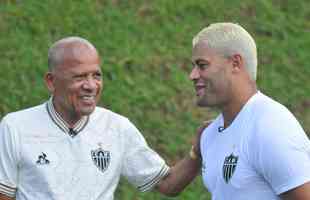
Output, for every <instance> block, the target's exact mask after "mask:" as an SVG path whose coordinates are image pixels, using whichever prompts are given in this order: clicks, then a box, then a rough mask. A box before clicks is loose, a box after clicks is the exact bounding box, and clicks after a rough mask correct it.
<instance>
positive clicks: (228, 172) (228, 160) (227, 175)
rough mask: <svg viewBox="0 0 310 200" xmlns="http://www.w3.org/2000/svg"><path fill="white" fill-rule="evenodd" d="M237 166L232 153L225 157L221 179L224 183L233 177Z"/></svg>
mask: <svg viewBox="0 0 310 200" xmlns="http://www.w3.org/2000/svg"><path fill="white" fill-rule="evenodd" d="M237 164H238V156H235V155H234V154H233V153H231V154H230V155H229V156H227V157H225V160H224V164H223V178H224V181H225V182H226V183H228V182H229V180H230V179H231V177H232V176H233V174H234V172H235V170H236V166H237Z"/></svg>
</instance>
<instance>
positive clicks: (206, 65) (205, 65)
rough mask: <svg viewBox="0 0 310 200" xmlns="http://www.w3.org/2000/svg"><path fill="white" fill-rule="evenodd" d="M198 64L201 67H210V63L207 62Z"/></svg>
mask: <svg viewBox="0 0 310 200" xmlns="http://www.w3.org/2000/svg"><path fill="white" fill-rule="evenodd" d="M197 66H198V67H199V69H206V68H207V67H208V64H206V63H199V64H198V65H197Z"/></svg>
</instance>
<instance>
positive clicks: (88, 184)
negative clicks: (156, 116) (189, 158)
mask: <svg viewBox="0 0 310 200" xmlns="http://www.w3.org/2000/svg"><path fill="white" fill-rule="evenodd" d="M168 170H169V167H168V166H167V165H166V164H165V162H164V160H163V159H162V158H161V157H159V155H158V154H157V153H155V152H154V151H153V150H152V149H150V148H149V147H148V146H147V143H146V142H145V140H144V138H143V136H142V135H141V134H140V132H139V131H138V130H137V129H136V127H135V126H134V125H133V124H132V123H131V122H130V121H129V120H128V119H127V118H125V117H122V116H120V115H118V114H116V113H113V112H111V111H109V110H107V109H104V108H99V107H97V108H96V109H95V111H94V112H93V113H92V114H91V115H90V116H89V117H85V118H83V119H81V120H80V121H79V122H78V123H77V124H76V125H75V127H74V128H73V129H72V130H69V129H68V128H67V126H66V123H65V122H64V121H63V120H62V119H61V118H60V116H59V115H58V114H57V113H56V112H55V110H54V109H53V106H52V104H51V100H50V101H48V103H46V104H42V105H39V106H36V107H33V108H30V109H26V110H23V111H19V112H15V113H11V114H8V115H7V116H6V117H4V118H3V120H2V122H1V125H0V193H3V194H6V195H8V196H11V197H14V196H16V199H17V200H38V199H40V200H112V199H113V196H114V191H115V189H116V187H117V185H118V182H119V178H120V176H121V175H123V176H125V177H126V178H127V179H128V180H129V182H130V183H132V184H133V185H134V186H136V187H137V188H138V189H139V190H140V191H146V190H149V189H151V188H152V187H153V186H154V185H156V184H157V183H158V182H159V181H160V179H161V178H162V177H164V176H166V175H167V173H168Z"/></svg>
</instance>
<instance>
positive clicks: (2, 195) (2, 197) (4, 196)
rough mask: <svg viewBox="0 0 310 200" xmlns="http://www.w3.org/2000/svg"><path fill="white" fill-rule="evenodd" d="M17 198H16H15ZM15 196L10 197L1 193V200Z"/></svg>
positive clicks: (7, 199) (11, 199)
mask: <svg viewBox="0 0 310 200" xmlns="http://www.w3.org/2000/svg"><path fill="white" fill-rule="evenodd" d="M14 199H15V198H14ZM14 199H13V198H11V197H8V196H6V195H4V194H0V200H14Z"/></svg>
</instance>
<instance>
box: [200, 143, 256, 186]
mask: <svg viewBox="0 0 310 200" xmlns="http://www.w3.org/2000/svg"><path fill="white" fill-rule="evenodd" d="M248 156H249V154H248V152H247V148H246V145H244V144H243V143H242V142H241V141H240V140H239V141H238V140H229V141H226V142H223V141H222V142H217V143H213V144H212V145H210V146H209V148H207V150H206V151H205V154H204V156H203V170H202V174H203V181H204V184H205V185H206V186H207V187H208V189H209V190H210V191H211V192H212V191H218V190H227V191H234V190H241V191H242V190H243V189H246V188H247V187H248V185H249V184H253V182H259V181H261V177H260V175H259V174H257V172H256V170H255V169H254V168H253V166H252V165H251V163H250V162H249V160H248Z"/></svg>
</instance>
